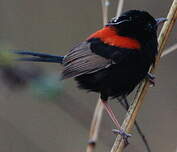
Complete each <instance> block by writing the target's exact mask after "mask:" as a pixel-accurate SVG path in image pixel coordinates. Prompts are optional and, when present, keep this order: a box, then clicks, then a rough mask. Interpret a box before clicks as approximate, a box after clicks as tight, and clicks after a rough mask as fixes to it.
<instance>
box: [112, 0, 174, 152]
mask: <svg viewBox="0 0 177 152" xmlns="http://www.w3.org/2000/svg"><path fill="white" fill-rule="evenodd" d="M167 18H168V21H167V22H166V23H165V24H164V26H163V28H162V30H161V32H160V35H159V39H158V42H159V48H158V49H159V53H158V56H157V58H156V63H155V66H154V67H151V68H150V72H151V73H152V72H154V70H155V68H156V66H157V65H158V63H159V61H160V57H161V54H162V52H163V49H164V47H165V45H166V42H167V39H168V37H169V34H170V32H171V30H172V28H173V26H174V23H175V21H176V18H177V0H174V1H173V4H172V5H171V8H170V10H169V13H168V16H167ZM149 85H150V84H149V82H148V81H144V82H143V83H142V85H141V86H140V89H139V92H138V93H137V94H136V97H135V100H134V102H133V103H132V105H131V106H130V108H129V111H128V113H127V115H126V118H125V119H124V122H123V124H122V128H123V129H124V130H125V131H126V132H127V133H129V132H130V131H131V129H132V127H133V125H134V121H135V119H136V117H137V114H138V112H139V110H140V108H141V105H142V104H143V101H144V97H145V95H146V93H147V91H148V88H149ZM123 149H124V141H123V139H122V138H121V136H120V135H118V136H117V138H116V140H115V142H114V145H113V147H112V149H111V152H122V151H123Z"/></svg>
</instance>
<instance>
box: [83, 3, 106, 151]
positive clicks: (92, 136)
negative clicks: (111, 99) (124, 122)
mask: <svg viewBox="0 0 177 152" xmlns="http://www.w3.org/2000/svg"><path fill="white" fill-rule="evenodd" d="M101 3H102V13H103V25H105V24H107V21H108V7H109V0H102V1H101ZM102 113H103V105H102V103H101V99H100V97H99V99H98V103H97V105H96V108H95V112H94V115H93V119H92V122H91V127H90V133H89V143H88V145H87V149H86V152H93V150H94V148H95V145H96V141H97V138H98V133H99V128H100V123H101V119H102Z"/></svg>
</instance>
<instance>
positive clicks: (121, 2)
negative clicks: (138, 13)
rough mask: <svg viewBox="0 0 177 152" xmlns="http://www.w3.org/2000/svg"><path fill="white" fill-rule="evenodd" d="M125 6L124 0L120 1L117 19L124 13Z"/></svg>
mask: <svg viewBox="0 0 177 152" xmlns="http://www.w3.org/2000/svg"><path fill="white" fill-rule="evenodd" d="M123 5H124V0H119V2H118V5H117V13H116V18H118V17H119V16H120V14H121V12H122V9H123Z"/></svg>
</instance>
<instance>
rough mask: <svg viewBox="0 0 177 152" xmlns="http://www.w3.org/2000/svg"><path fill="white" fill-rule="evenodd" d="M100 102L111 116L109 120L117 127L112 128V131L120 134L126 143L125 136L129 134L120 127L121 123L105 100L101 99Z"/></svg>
mask: <svg viewBox="0 0 177 152" xmlns="http://www.w3.org/2000/svg"><path fill="white" fill-rule="evenodd" d="M102 103H103V105H104V108H105V110H106V112H107V113H108V115H109V117H110V118H111V120H112V121H113V122H114V124H115V126H116V127H117V129H118V130H117V129H113V132H114V133H118V134H120V135H121V136H122V138H123V139H124V141H125V145H127V144H128V140H127V138H128V137H130V136H131V134H127V133H126V132H125V131H124V130H123V129H122V128H121V125H120V124H119V122H118V120H117V119H116V117H115V114H114V113H113V111H112V109H111V106H110V105H109V104H108V102H107V101H104V100H102Z"/></svg>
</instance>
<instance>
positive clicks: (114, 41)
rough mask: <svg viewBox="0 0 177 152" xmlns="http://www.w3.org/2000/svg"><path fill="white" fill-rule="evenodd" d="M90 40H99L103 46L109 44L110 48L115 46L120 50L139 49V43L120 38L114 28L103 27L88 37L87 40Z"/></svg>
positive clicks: (130, 39)
mask: <svg viewBox="0 0 177 152" xmlns="http://www.w3.org/2000/svg"><path fill="white" fill-rule="evenodd" d="M91 38H99V39H100V40H101V41H103V42H104V43H105V44H109V45H111V46H117V47H121V48H127V49H140V48H141V45H140V42H138V41H137V40H135V39H133V38H129V37H125V36H120V35H118V32H117V31H116V29H114V27H108V26H106V27H104V28H103V29H101V30H99V31H97V32H95V33H93V34H92V35H90V36H89V37H88V40H89V39H91Z"/></svg>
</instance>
